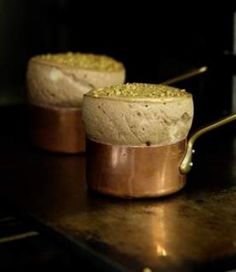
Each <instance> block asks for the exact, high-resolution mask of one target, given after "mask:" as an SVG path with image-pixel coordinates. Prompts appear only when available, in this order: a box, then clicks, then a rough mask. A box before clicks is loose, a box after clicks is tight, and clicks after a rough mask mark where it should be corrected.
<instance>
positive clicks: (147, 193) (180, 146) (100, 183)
mask: <svg viewBox="0 0 236 272" xmlns="http://www.w3.org/2000/svg"><path fill="white" fill-rule="evenodd" d="M86 149H87V166H86V176H87V184H88V187H89V188H90V189H92V190H94V191H97V192H100V193H103V194H108V195H111V196H116V197H123V198H149V197H159V196H164V195H169V194H172V193H174V192H177V191H179V190H180V189H181V188H183V187H184V185H185V182H186V176H185V175H182V174H181V173H180V172H179V166H180V163H181V161H182V159H183V156H184V154H185V150H186V140H183V141H181V142H178V143H175V144H172V145H165V146H140V147H139V146H125V145H111V144H103V143H98V142H95V141H93V140H87V147H86Z"/></svg>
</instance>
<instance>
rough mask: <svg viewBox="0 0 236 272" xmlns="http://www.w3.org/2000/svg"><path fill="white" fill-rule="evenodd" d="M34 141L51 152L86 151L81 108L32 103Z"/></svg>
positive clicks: (32, 134)
mask: <svg viewBox="0 0 236 272" xmlns="http://www.w3.org/2000/svg"><path fill="white" fill-rule="evenodd" d="M29 129H30V138H31V141H32V143H33V144H34V145H35V146H37V147H39V148H42V149H45V150H47V151H51V152H62V153H79V152H84V151H85V131H84V127H83V123H82V118H81V108H76V107H56V106H41V105H40V106H39V105H33V104H31V105H30V127H29Z"/></svg>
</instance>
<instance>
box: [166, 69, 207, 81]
mask: <svg viewBox="0 0 236 272" xmlns="http://www.w3.org/2000/svg"><path fill="white" fill-rule="evenodd" d="M207 69H208V67H207V66H202V67H200V68H197V69H194V70H192V71H189V72H186V73H184V74H182V75H179V76H176V77H174V78H170V79H168V80H165V81H163V82H162V83H161V84H165V85H170V84H174V83H177V82H179V81H182V80H185V79H189V78H191V77H194V76H197V75H200V74H202V73H205V72H206V71H207Z"/></svg>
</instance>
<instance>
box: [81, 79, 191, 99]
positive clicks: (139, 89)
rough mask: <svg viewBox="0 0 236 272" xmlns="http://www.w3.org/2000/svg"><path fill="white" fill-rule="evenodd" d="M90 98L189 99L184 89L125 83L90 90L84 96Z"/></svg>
mask: <svg viewBox="0 0 236 272" xmlns="http://www.w3.org/2000/svg"><path fill="white" fill-rule="evenodd" d="M86 95H87V96H91V97H101V98H114V99H120V100H123V99H125V100H126V99H128V100H146V99H150V100H155V101H162V100H163V101H164V100H165V101H169V100H173V99H176V98H184V97H191V94H190V93H188V92H186V91H185V90H184V89H178V88H174V87H171V86H167V85H162V84H145V83H126V84H118V85H114V86H110V87H105V88H98V89H94V90H91V91H90V92H88V93H87V94H86Z"/></svg>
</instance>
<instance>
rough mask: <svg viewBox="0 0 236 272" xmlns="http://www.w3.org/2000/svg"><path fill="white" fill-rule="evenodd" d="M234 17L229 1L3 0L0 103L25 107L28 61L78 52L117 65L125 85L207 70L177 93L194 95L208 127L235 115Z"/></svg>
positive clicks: (0, 11) (198, 116)
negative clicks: (114, 61)
mask: <svg viewBox="0 0 236 272" xmlns="http://www.w3.org/2000/svg"><path fill="white" fill-rule="evenodd" d="M139 2H140V3H139ZM172 2H173V3H172ZM217 2H219V1H217ZM180 3H181V5H180ZM234 11H235V5H233V2H230V1H224V2H223V1H221V2H219V3H213V2H212V3H208V4H207V3H206V1H205V2H201V1H191V2H190V1H189V2H188V3H185V4H184V3H183V2H179V1H178V4H175V2H174V1H145V2H143V1H132V2H129V3H128V1H126V2H122V1H107V3H106V2H103V3H102V2H101V1H91V0H90V1H79V0H77V1H76V0H50V1H49V0H39V1H32V0H20V1H19V0H0V79H1V81H0V102H1V104H9V103H10V104H11V103H18V102H22V101H23V100H22V99H24V96H25V92H26V90H25V72H26V67H27V62H28V60H29V58H30V57H31V56H33V55H36V54H41V53H48V52H50V53H56V52H66V51H74V52H75V51H81V52H92V53H97V54H107V55H110V56H112V57H114V58H116V59H117V60H120V61H122V62H123V63H124V65H125V67H126V70H127V81H129V82H147V83H159V82H162V81H163V80H166V79H169V78H171V77H174V76H176V75H179V74H182V73H185V72H187V71H190V70H192V69H194V68H197V67H201V66H205V65H207V66H208V68H209V69H208V71H207V72H206V73H205V74H203V75H200V76H197V77H194V78H192V79H189V80H185V81H183V82H181V83H178V84H175V86H177V87H181V88H186V89H187V90H188V91H190V92H192V93H193V95H194V102H195V118H196V119H195V120H198V121H199V123H203V122H206V121H211V120H213V119H215V118H218V117H221V116H223V115H226V114H229V113H231V112H232V111H233V110H234V109H233V108H232V106H231V104H232V76H233V74H234V62H235V61H234V56H233V55H232V54H231V53H232V50H233V48H232V47H233V13H234Z"/></svg>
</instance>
